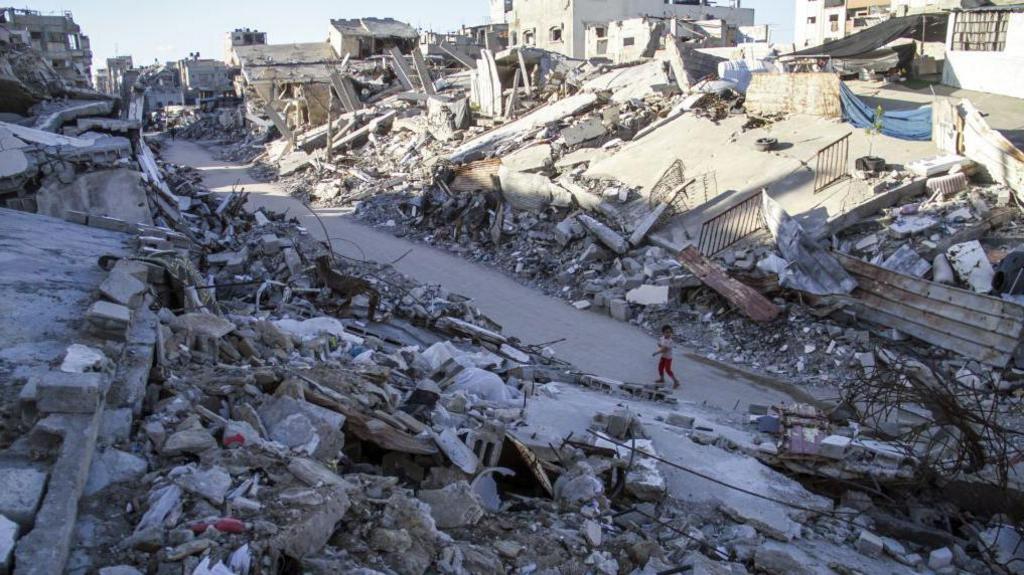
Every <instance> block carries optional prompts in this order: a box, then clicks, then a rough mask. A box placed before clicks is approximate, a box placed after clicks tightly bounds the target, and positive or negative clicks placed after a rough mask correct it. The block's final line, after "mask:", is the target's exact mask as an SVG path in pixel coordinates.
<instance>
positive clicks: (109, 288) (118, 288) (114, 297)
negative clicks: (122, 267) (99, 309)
mask: <svg viewBox="0 0 1024 575" xmlns="http://www.w3.org/2000/svg"><path fill="white" fill-rule="evenodd" d="M145 291H146V284H144V283H142V282H141V281H139V280H138V278H136V277H133V276H131V275H129V274H126V273H124V272H121V271H118V270H117V269H114V270H112V271H111V272H110V273H109V274H107V279H105V280H103V283H101V284H100V293H101V294H103V297H105V298H107V299H108V300H110V301H112V302H114V303H116V304H121V305H123V306H128V307H135V305H137V304H138V302H139V300H140V299H141V298H142V293H143V292H145Z"/></svg>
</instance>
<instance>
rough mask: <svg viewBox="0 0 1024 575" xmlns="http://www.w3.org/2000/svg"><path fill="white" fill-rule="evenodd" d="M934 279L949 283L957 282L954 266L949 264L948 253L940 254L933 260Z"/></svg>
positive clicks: (934, 280)
mask: <svg viewBox="0 0 1024 575" xmlns="http://www.w3.org/2000/svg"><path fill="white" fill-rule="evenodd" d="M932 281H933V282H938V283H941V284H949V285H952V284H953V283H955V282H956V276H955V275H953V266H951V265H949V259H947V258H946V254H938V255H936V256H935V259H934V260H933V261H932Z"/></svg>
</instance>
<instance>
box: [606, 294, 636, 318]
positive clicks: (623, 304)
mask: <svg viewBox="0 0 1024 575" xmlns="http://www.w3.org/2000/svg"><path fill="white" fill-rule="evenodd" d="M608 313H609V314H610V315H611V316H612V317H613V318H615V319H617V320H619V321H629V320H630V319H631V318H632V315H633V314H632V310H630V308H629V302H627V301H626V300H624V299H613V300H611V301H610V302H608Z"/></svg>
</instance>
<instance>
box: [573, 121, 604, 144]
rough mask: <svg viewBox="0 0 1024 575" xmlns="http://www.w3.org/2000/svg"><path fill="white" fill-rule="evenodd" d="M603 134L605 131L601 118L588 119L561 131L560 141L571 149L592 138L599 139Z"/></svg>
mask: <svg viewBox="0 0 1024 575" xmlns="http://www.w3.org/2000/svg"><path fill="white" fill-rule="evenodd" d="M605 133H607V130H606V129H605V127H604V122H602V121H601V118H588V119H586V120H584V121H582V122H580V123H578V124H576V125H575V126H570V127H568V128H566V129H564V130H562V139H563V140H564V141H565V145H566V146H569V147H573V146H576V145H579V144H582V143H583V142H586V141H589V140H593V139H594V138H600V137H601V136H603V135H605Z"/></svg>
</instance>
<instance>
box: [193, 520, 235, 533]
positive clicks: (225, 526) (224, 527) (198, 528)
mask: <svg viewBox="0 0 1024 575" xmlns="http://www.w3.org/2000/svg"><path fill="white" fill-rule="evenodd" d="M210 527H213V528H214V529H216V530H217V531H220V532H221V533H245V523H244V522H242V520H241V519H235V518H234V517H222V518H220V519H218V520H216V521H214V522H213V523H212V524H211V523H207V522H205V521H200V522H198V523H193V524H192V527H191V528H190V529H192V533H195V534H196V535H202V534H203V533H206V530H207V529H209V528H210Z"/></svg>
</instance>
